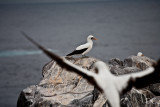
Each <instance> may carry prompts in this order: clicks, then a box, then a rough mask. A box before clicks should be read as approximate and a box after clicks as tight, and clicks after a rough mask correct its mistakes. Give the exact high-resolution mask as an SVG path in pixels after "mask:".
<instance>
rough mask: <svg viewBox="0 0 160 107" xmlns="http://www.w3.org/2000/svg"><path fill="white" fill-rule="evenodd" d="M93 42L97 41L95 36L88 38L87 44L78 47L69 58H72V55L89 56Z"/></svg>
mask: <svg viewBox="0 0 160 107" xmlns="http://www.w3.org/2000/svg"><path fill="white" fill-rule="evenodd" d="M92 40H97V39H96V38H95V37H94V36H93V35H89V36H88V37H87V43H85V44H83V45H80V46H78V47H77V48H76V49H75V50H74V51H73V52H71V53H70V54H68V55H67V56H72V55H82V56H84V55H85V54H87V53H88V52H89V51H90V50H91V49H92V47H93V41H92Z"/></svg>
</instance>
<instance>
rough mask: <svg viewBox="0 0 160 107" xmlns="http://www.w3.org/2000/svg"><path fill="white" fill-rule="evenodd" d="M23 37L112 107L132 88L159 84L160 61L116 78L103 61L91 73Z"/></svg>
mask: <svg viewBox="0 0 160 107" xmlns="http://www.w3.org/2000/svg"><path fill="white" fill-rule="evenodd" d="M23 35H24V36H25V37H26V38H27V39H29V40H30V41H31V42H32V43H33V44H35V45H36V46H37V47H38V48H39V49H41V50H42V51H43V52H44V53H45V54H46V55H47V56H48V57H50V58H51V59H53V60H55V61H56V62H57V64H58V65H60V66H61V67H62V68H65V69H67V70H68V71H70V72H75V73H77V74H79V75H81V76H83V77H84V78H85V79H87V80H88V82H90V83H91V84H93V85H94V86H96V87H97V88H98V89H99V90H100V91H101V92H104V94H105V96H106V98H107V99H108V102H109V104H110V105H111V107H120V95H121V94H124V93H126V92H127V91H129V90H130V89H131V88H132V87H135V88H138V89H139V88H144V87H146V86H148V85H149V84H153V83H155V82H157V81H158V80H159V78H160V60H159V61H158V62H157V64H154V65H153V67H149V68H148V69H146V70H144V71H140V72H136V73H130V74H124V75H120V76H115V75H113V74H111V72H110V70H109V67H108V65H106V64H105V63H104V62H102V61H97V62H95V63H94V65H93V67H94V69H95V71H96V73H94V72H90V71H88V70H86V69H83V68H82V67H79V66H77V65H75V64H73V63H71V62H70V61H68V60H66V59H64V58H61V57H59V56H58V55H56V54H54V53H53V52H50V51H48V50H47V49H45V48H44V47H42V46H41V45H39V44H38V43H36V42H35V41H34V40H33V39H31V38H30V37H29V36H27V35H26V34H25V33H24V32H23Z"/></svg>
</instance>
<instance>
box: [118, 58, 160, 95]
mask: <svg viewBox="0 0 160 107" xmlns="http://www.w3.org/2000/svg"><path fill="white" fill-rule="evenodd" d="M117 78H118V79H117V81H119V84H118V85H119V86H118V87H119V91H120V92H121V93H122V94H123V93H126V92H127V91H129V90H130V89H131V88H132V87H135V88H137V89H140V88H144V87H146V86H148V85H149V84H153V83H156V82H158V81H159V80H160V79H159V78H160V60H159V61H158V63H157V64H156V65H154V66H153V67H149V68H148V69H146V70H144V71H141V72H137V73H131V74H126V75H122V76H119V77H117Z"/></svg>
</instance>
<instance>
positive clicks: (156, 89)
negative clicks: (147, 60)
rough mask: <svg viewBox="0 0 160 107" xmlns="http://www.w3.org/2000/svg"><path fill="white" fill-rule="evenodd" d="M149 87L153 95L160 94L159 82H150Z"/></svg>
mask: <svg viewBox="0 0 160 107" xmlns="http://www.w3.org/2000/svg"><path fill="white" fill-rule="evenodd" d="M149 89H150V90H151V92H153V93H154V94H155V95H157V96H160V83H156V84H151V85H149Z"/></svg>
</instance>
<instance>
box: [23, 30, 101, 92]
mask: <svg viewBox="0 0 160 107" xmlns="http://www.w3.org/2000/svg"><path fill="white" fill-rule="evenodd" d="M22 34H23V35H24V36H25V37H26V38H27V39H28V40H29V41H31V42H32V43H33V44H34V45H36V46H37V47H38V48H39V49H41V50H42V51H43V52H44V53H45V54H46V55H47V56H48V57H50V58H51V59H53V60H55V61H56V62H57V64H58V65H60V66H61V67H63V68H65V69H67V70H68V71H70V72H75V73H77V74H79V75H81V76H83V77H84V78H85V79H87V80H88V82H90V83H91V84H93V85H95V86H96V87H97V88H98V89H99V90H100V91H102V89H101V88H100V87H99V86H98V84H97V82H96V80H95V79H94V77H95V76H96V74H95V73H93V72H90V71H88V70H85V69H83V68H81V67H79V66H77V65H75V64H72V63H71V62H69V61H68V60H66V59H63V58H61V57H59V56H58V55H56V54H54V53H53V52H50V51H48V50H47V49H45V48H44V47H43V46H41V45H40V44H38V43H37V42H35V41H34V40H33V39H31V38H30V37H29V36H28V35H27V34H26V33H24V32H22Z"/></svg>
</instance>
